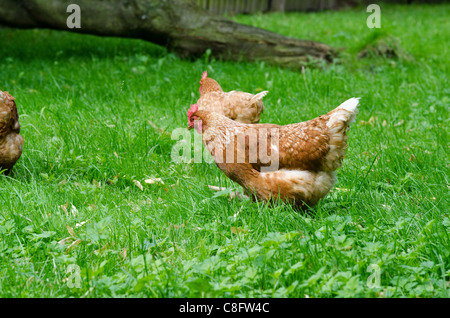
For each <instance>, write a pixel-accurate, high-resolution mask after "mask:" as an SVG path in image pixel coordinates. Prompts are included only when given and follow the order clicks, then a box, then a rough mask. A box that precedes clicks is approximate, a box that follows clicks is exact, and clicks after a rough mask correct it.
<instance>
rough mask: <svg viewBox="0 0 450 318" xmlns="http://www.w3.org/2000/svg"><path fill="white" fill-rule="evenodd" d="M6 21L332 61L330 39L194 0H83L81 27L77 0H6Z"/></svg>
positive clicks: (252, 55) (198, 49) (226, 51)
mask: <svg viewBox="0 0 450 318" xmlns="http://www.w3.org/2000/svg"><path fill="white" fill-rule="evenodd" d="M2 2H3V3H2V5H1V6H0V23H1V24H6V25H8V26H12V27H19V28H50V29H58V30H68V31H73V32H81V33H89V34H95V35H103V36H118V37H131V38H141V39H144V40H147V41H150V42H153V43H156V44H159V45H164V46H166V47H168V48H169V49H170V50H173V51H174V52H176V53H177V54H178V55H180V56H181V57H198V56H201V55H203V54H204V53H205V51H206V50H207V49H210V50H211V53H212V55H213V56H215V57H220V58H224V59H231V60H239V59H244V60H248V61H266V62H268V63H270V64H276V65H281V66H288V67H294V68H296V67H300V66H302V65H303V64H305V63H307V62H309V61H310V60H311V59H318V60H327V61H330V60H331V59H332V58H333V56H334V51H333V50H332V49H331V48H330V47H329V46H328V45H325V44H322V43H319V42H314V41H306V40H300V39H295V38H290V37H286V36H282V35H280V34H277V33H274V32H270V31H267V30H263V29H259V28H255V27H252V26H248V25H243V24H239V23H236V22H233V21H231V20H228V19H226V18H224V17H222V16H219V15H213V14H210V13H209V12H207V10H205V9H203V8H200V7H199V6H197V5H195V4H194V3H193V2H192V1H189V0H184V1H183V0H173V1H164V0H154V1H148V0H115V1H114V0H108V1H102V0H78V1H76V3H77V4H78V5H79V6H80V8H81V28H80V29H76V28H74V29H68V27H67V25H66V20H67V17H68V15H69V13H67V12H66V10H67V6H68V5H69V4H71V3H72V2H73V0H2Z"/></svg>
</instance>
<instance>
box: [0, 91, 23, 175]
mask: <svg viewBox="0 0 450 318" xmlns="http://www.w3.org/2000/svg"><path fill="white" fill-rule="evenodd" d="M19 133H20V124H19V114H18V112H17V106H16V103H15V102H14V97H12V96H11V95H10V94H9V93H8V92H2V91H0V171H1V170H4V169H6V174H8V173H9V172H10V170H11V169H12V167H13V166H14V165H15V164H16V162H17V160H19V158H20V156H21V155H22V147H23V138H22V136H21V135H19Z"/></svg>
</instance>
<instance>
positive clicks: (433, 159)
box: [0, 5, 450, 297]
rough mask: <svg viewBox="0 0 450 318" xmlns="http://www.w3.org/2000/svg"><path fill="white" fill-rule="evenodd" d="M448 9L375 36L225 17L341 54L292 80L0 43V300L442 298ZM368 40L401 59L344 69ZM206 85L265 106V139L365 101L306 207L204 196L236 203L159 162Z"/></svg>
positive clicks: (405, 15)
mask: <svg viewBox="0 0 450 318" xmlns="http://www.w3.org/2000/svg"><path fill="white" fill-rule="evenodd" d="M449 9H450V6H448V5H440V6H408V7H406V6H405V7H403V6H388V7H386V8H384V7H383V8H382V29H381V30H370V29H368V28H367V27H366V24H365V19H366V17H367V13H366V12H365V10H364V8H361V9H353V10H345V11H340V12H322V13H311V14H298V13H295V14H294V13H290V14H286V15H281V14H266V15H252V16H238V17H234V18H233V19H235V20H237V21H240V22H242V23H247V24H251V25H255V26H260V27H264V28H268V29H271V30H274V31H277V32H279V33H282V34H286V35H290V36H294V37H299V38H305V39H312V40H318V41H322V42H324V43H327V44H330V45H332V46H334V47H345V48H346V50H343V51H342V53H341V57H340V59H339V61H337V62H336V63H334V64H332V65H329V66H327V67H323V68H317V69H310V68H306V69H304V70H303V71H301V72H298V71H293V70H287V69H279V68H276V67H271V66H268V65H266V64H264V63H245V62H242V63H230V62H223V61H219V60H212V59H210V58H209V57H208V56H207V55H205V57H204V58H202V59H199V60H197V61H186V60H180V59H178V58H176V57H175V56H174V55H172V54H170V53H168V52H166V51H165V50H164V49H162V48H160V47H157V46H154V45H152V44H149V43H145V42H143V41H139V40H128V39H115V38H99V37H94V36H88V35H77V34H70V33H66V32H55V31H47V30H39V31H38V30H12V29H8V28H4V29H0V35H1V37H2V39H3V45H2V46H1V47H0V66H1V67H0V89H1V90H6V91H9V92H10V93H11V94H12V95H13V96H15V97H16V101H17V104H18V107H19V113H20V116H21V117H20V121H21V126H22V135H23V136H24V138H25V147H24V148H25V149H24V154H23V156H22V158H21V159H20V161H19V162H18V164H17V165H16V167H15V169H14V175H13V176H12V177H11V178H10V177H6V176H3V175H1V176H0V202H1V204H0V212H1V213H0V295H1V296H2V297H39V296H43V297H69V296H75V297H81V296H83V297H109V296H112V297H121V296H127V297H207V296H208V297H224V296H225V297H226V296H229V297H252V296H256V297H305V296H309V297H404V296H406V297H448V296H449V293H448V288H449V275H450V268H449V263H450V262H449V261H450V251H449V249H448V246H449V243H450V242H449V229H450V219H449V216H448V206H449V202H448V194H449V193H448V191H449V188H448V172H449V171H448V168H449V166H448V165H449V162H448V158H449V156H448V137H447V136H448V118H449V117H448V105H449V89H448V74H449V69H448V62H446V61H448V60H449V53H448V48H447V43H448V40H449V32H448V30H449V29H450V28H449V20H448V16H449ZM380 39H381V40H383V39H387V40H386V43H393V42H395V43H396V45H397V46H398V48H397V50H398V49H401V54H399V55H398V56H397V57H392V56H390V57H383V56H376V54H368V55H367V57H366V58H364V59H358V58H357V55H358V53H359V52H361V51H362V50H364V49H366V48H367V47H369V46H370V45H372V44H374V43H377V42H378V41H380ZM392 39H394V40H392ZM204 70H208V73H209V74H210V76H212V77H213V78H215V79H217V80H218V81H219V83H220V84H221V86H222V87H223V88H224V89H225V90H233V89H239V90H243V91H248V92H258V91H261V90H269V91H270V93H269V94H268V95H267V96H266V97H265V99H264V101H265V105H266V109H265V112H264V114H263V116H262V122H272V123H277V124H287V123H291V122H293V121H304V120H308V119H311V118H314V117H316V116H319V115H321V114H323V113H325V112H328V111H329V110H331V109H333V108H334V107H336V106H338V105H339V104H340V103H341V102H343V101H345V100H346V99H348V98H350V97H354V96H355V97H361V106H360V113H359V115H358V118H357V122H356V123H355V124H354V125H353V126H352V127H351V130H350V132H349V148H348V155H347V158H346V160H345V161H344V164H343V167H342V168H341V169H340V170H339V171H338V183H337V184H336V186H335V188H334V189H333V191H332V192H331V193H330V194H329V195H328V196H327V197H326V198H325V199H324V200H323V201H322V202H320V203H319V205H318V206H317V207H315V208H314V209H312V210H311V211H308V212H307V213H305V214H299V213H297V212H295V211H293V210H292V208H291V207H290V206H287V205H284V204H278V205H276V206H274V207H271V206H267V205H265V204H262V203H252V202H248V201H243V200H230V199H229V198H228V197H227V195H225V194H224V195H220V194H219V195H217V194H216V193H214V192H212V191H211V190H209V189H208V187H207V185H208V184H211V185H218V186H224V187H229V188H236V184H234V183H232V182H231V181H230V180H228V179H227V178H226V177H225V176H224V175H223V174H222V173H221V172H220V171H219V170H218V168H217V167H216V166H215V165H211V164H208V163H202V164H177V163H174V162H173V161H172V160H171V151H172V148H173V146H174V145H175V144H176V143H177V140H173V138H171V134H172V131H173V130H174V129H176V128H179V127H183V128H184V127H186V111H187V108H188V107H189V105H190V104H192V103H194V102H195V101H196V100H197V98H198V81H199V79H200V76H201V74H202V72H203V71H204ZM190 135H191V136H192V137H193V133H192V132H191V133H190ZM154 178H161V179H162V181H163V183H161V182H155V183H153V184H147V183H145V180H149V179H154ZM137 181H138V182H139V183H140V184H141V186H142V190H141V188H140V186H138V185H139V184H138V183H137ZM371 265H372V267H370V266H371ZM373 265H375V267H374V266H373ZM377 266H378V267H379V269H380V273H379V274H380V275H379V277H380V284H379V286H378V287H377V286H375V287H374V288H370V287H371V286H372V283H374V282H376V280H375V278H374V277H375V276H371V275H372V274H375V272H376V270H375V271H373V270H372V269H373V268H377ZM78 270H79V277H80V281H79V283H80V285H78V281H77V279H76V277H77V275H78V272H77V271H78ZM78 287H79V288H78Z"/></svg>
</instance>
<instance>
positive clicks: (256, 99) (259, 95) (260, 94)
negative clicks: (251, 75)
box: [250, 91, 269, 104]
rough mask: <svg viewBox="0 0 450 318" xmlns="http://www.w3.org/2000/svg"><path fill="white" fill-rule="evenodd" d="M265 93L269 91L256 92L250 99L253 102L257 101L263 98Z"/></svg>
mask: <svg viewBox="0 0 450 318" xmlns="http://www.w3.org/2000/svg"><path fill="white" fill-rule="evenodd" d="M267 93H269V91H263V92H261V93H258V94H256V95H255V96H253V97H252V99H251V100H250V101H251V102H252V104H253V103H255V102H257V101H258V100H261V99H263V98H264V96H266V95H267Z"/></svg>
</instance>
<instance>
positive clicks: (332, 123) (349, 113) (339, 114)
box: [327, 97, 359, 128]
mask: <svg viewBox="0 0 450 318" xmlns="http://www.w3.org/2000/svg"><path fill="white" fill-rule="evenodd" d="M358 105H359V98H355V97H353V98H350V99H349V100H346V101H345V102H343V103H342V104H341V105H339V106H338V107H337V108H336V109H334V110H333V111H331V112H330V115H331V116H330V119H329V120H328V123H327V126H328V127H329V128H334V127H336V126H341V125H336V124H337V123H338V122H342V123H344V124H346V126H347V127H348V125H350V124H351V123H353V122H354V121H355V120H356V115H357V114H358ZM340 110H344V111H340ZM336 128H338V127H336Z"/></svg>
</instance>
